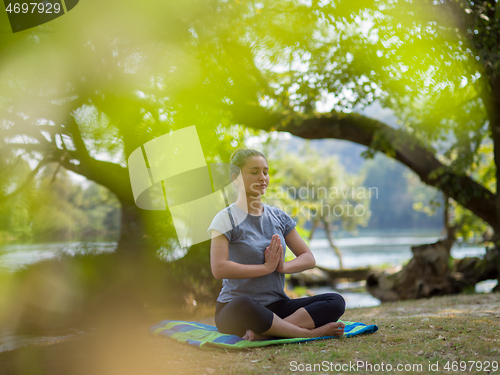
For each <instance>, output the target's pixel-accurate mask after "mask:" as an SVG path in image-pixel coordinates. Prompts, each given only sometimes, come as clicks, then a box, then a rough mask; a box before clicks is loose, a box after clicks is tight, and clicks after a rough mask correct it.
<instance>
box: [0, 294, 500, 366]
mask: <svg viewBox="0 0 500 375" xmlns="http://www.w3.org/2000/svg"><path fill="white" fill-rule="evenodd" d="M167 318H172V317H169V316H163V317H162V318H161V319H167ZM177 318H178V317H175V318H174V319H177ZM150 319H152V318H151V317H150ZM185 319H187V317H186V318H185ZM343 319H344V320H349V321H361V322H363V323H366V324H376V325H378V327H379V331H378V332H376V333H374V334H368V335H361V336H356V337H353V338H350V339H330V340H320V341H314V342H306V343H298V344H289V345H281V346H271V347H264V348H256V349H245V350H243V351H237V352H231V351H224V350H210V351H203V350H199V349H196V348H194V347H191V346H189V345H186V344H180V343H177V342H176V341H174V340H169V339H165V338H157V337H152V336H149V335H148V333H147V327H148V324H149V323H155V322H156V321H154V319H153V320H152V321H150V322H148V323H146V322H142V323H141V324H140V325H136V326H127V325H125V323H124V322H120V319H117V320H116V321H114V322H113V324H112V325H108V326H107V327H106V328H105V329H100V330H99V331H98V332H97V333H95V334H93V335H89V336H88V337H85V338H81V339H78V340H72V341H68V342H64V343H59V344H53V345H48V346H33V347H27V348H23V349H18V350H14V351H11V352H4V353H0V369H2V371H0V372H1V373H2V374H20V375H24V374H35V375H37V374H50V375H57V374H64V375H73V374H90V373H92V374H95V375H114V374H120V375H129V374H144V375H146V374H155V375H156V374H208V375H212V374H238V375H239V374H266V375H267V374H291V373H307V374H311V373H348V372H353V368H352V367H351V371H348V369H349V368H348V367H346V366H348V365H349V364H350V363H351V364H354V365H355V364H357V362H358V361H362V362H368V363H369V364H371V365H372V366H373V367H374V368H375V369H376V367H375V366H379V371H372V372H393V373H396V372H397V373H398V374H399V373H401V374H405V373H407V374H410V373H411V374H415V373H417V372H418V373H424V374H431V373H432V374H436V373H459V372H460V371H452V369H450V371H446V370H445V366H446V364H447V363H448V364H449V365H450V366H451V365H452V364H453V362H455V364H456V365H458V366H460V361H462V364H464V363H467V371H465V372H469V371H468V370H469V367H470V366H471V363H469V362H468V361H476V362H477V361H480V363H481V364H482V365H483V366H484V365H485V363H486V361H489V362H490V363H491V362H494V361H497V363H498V362H499V361H500V355H499V354H500V353H499V351H500V336H499V335H498V332H500V294H499V293H494V294H462V295H457V296H445V297H435V298H431V299H427V300H416V301H401V302H395V303H386V304H382V305H380V306H377V307H372V308H358V309H351V310H347V311H346V313H345V315H344V316H343ZM198 320H200V321H202V322H204V323H209V324H213V320H212V319H211V318H204V319H198ZM125 327H127V328H125ZM293 361H295V362H293ZM382 363H383V364H384V369H385V370H387V365H388V364H390V365H392V367H393V370H392V371H382V369H381V368H380V366H382ZM315 364H316V370H317V371H313V370H314V367H313V366H314V365H315ZM325 364H326V365H327V366H328V367H325ZM342 364H343V365H344V371H342V369H341V368H340V366H341V365H342ZM398 364H401V365H402V366H403V368H402V369H403V370H404V366H405V365H406V366H407V370H408V371H396V366H397V365H398ZM321 365H323V367H321ZM354 365H353V366H354ZM429 365H432V366H433V367H432V368H429ZM307 366H309V367H307ZM330 366H333V367H330ZM335 366H337V369H335ZM408 366H413V368H408ZM417 366H422V367H421V368H418V367H417ZM346 369H347V371H346ZM436 369H437V370H438V371H433V370H436ZM293 370H296V371H293ZM299 370H303V371H299ZM309 370H311V371H309ZM473 370H474V372H477V370H478V368H475V369H473ZM490 370H492V367H491V365H490ZM355 372H356V373H360V374H362V373H368V372H370V371H366V369H364V368H356V371H355ZM480 372H482V373H486V374H487V373H494V371H480ZM496 372H497V373H498V372H499V371H496ZM460 373H463V372H460Z"/></svg>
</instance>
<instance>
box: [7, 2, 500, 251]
mask: <svg viewBox="0 0 500 375" xmlns="http://www.w3.org/2000/svg"><path fill="white" fill-rule="evenodd" d="M490 6H491V3H486V2H485V3H484V4H482V3H481V4H479V3H477V4H476V3H475V2H472V3H467V2H464V1H461V0H453V1H440V2H435V1H431V0H422V1H418V2H415V1H407V0H399V1H396V0H366V1H358V2H356V3H353V2H350V1H349V2H348V1H344V0H338V1H334V2H318V1H311V2H306V1H293V0H290V1H267V2H265V3H262V2H259V1H244V2H243V1H223V0H197V1H194V2H189V3H186V2H182V1H169V2H158V1H153V0H148V1H143V2H141V6H138V5H137V2H135V1H131V0H125V1H107V2H106V3H105V4H104V3H100V4H99V7H98V11H97V10H96V9H95V7H94V4H93V3H92V2H91V1H89V0H87V1H85V0H82V1H81V2H80V4H79V6H78V8H75V11H72V12H70V13H69V14H68V15H65V16H64V17H61V18H58V19H56V20H54V21H52V22H49V23H47V24H44V25H41V26H39V27H37V28H34V29H29V30H26V31H24V32H20V33H16V34H10V35H7V34H3V35H4V37H2V38H1V39H0V51H1V53H2V56H5V58H3V60H2V63H1V65H0V68H1V71H0V83H1V91H0V111H1V114H2V116H1V118H2V121H1V122H0V129H1V131H2V137H1V141H0V142H1V143H0V144H1V145H3V146H2V148H4V149H11V148H12V149H15V150H16V156H18V155H19V154H23V155H24V158H25V159H27V158H32V159H35V160H39V161H44V162H51V163H59V164H61V165H62V166H63V167H64V168H67V169H70V170H73V171H75V172H76V173H80V174H82V175H84V176H86V177H87V178H89V179H93V180H95V181H97V182H98V183H100V184H101V185H103V186H105V187H107V188H108V189H110V190H111V191H113V192H114V193H115V194H116V195H117V197H118V199H119V200H120V202H121V203H122V204H123V203H124V201H127V200H128V201H130V200H131V194H130V188H129V186H128V181H127V173H126V163H127V157H128V155H129V154H130V153H131V152H132V151H133V150H134V149H136V148H137V147H139V146H140V145H141V144H143V143H145V142H147V141H149V140H151V139H154V138H155V137H157V136H160V135H162V134H165V133H168V132H170V131H173V130H175V129H180V128H183V127H186V126H190V125H193V124H194V125H196V127H197V130H198V133H199V135H200V140H201V145H202V147H203V150H204V153H205V157H206V159H207V161H208V162H210V161H222V160H227V157H228V156H229V154H230V152H231V151H232V150H233V149H234V148H235V147H238V146H240V145H242V144H243V143H244V142H243V140H244V137H245V134H246V135H248V134H249V133H252V132H253V131H249V130H247V129H245V128H243V127H242V126H240V125H238V123H236V124H235V122H234V120H233V115H234V113H235V112H237V113H238V114H239V117H238V118H242V117H243V118H244V117H247V118H249V117H252V119H253V120H254V121H257V122H258V121H259V118H261V117H262V116H265V115H266V114H269V113H273V114H276V115H277V116H278V117H276V118H277V119H278V118H279V119H280V120H279V121H282V122H284V123H287V122H289V121H292V119H300V118H305V117H308V116H314V115H315V114H317V110H316V106H317V103H318V102H319V101H320V100H324V99H325V98H329V100H330V103H329V106H330V108H331V109H333V110H335V111H342V112H350V111H352V110H354V109H355V108H359V107H360V106H364V105H366V104H369V103H371V102H373V101H375V100H378V101H379V102H380V103H381V104H382V105H383V106H384V107H387V108H391V109H392V110H394V111H395V114H396V115H397V116H398V118H399V119H400V125H399V126H401V127H402V128H404V129H406V130H407V131H408V132H410V133H411V134H412V135H413V136H415V137H417V138H418V139H421V140H422V141H423V142H424V144H426V145H427V146H428V147H429V148H430V149H433V150H435V152H436V153H437V154H438V155H440V157H441V158H442V160H443V162H445V163H446V164H447V165H449V166H450V167H452V168H453V169H454V170H455V171H457V172H458V173H471V166H472V165H473V164H474V163H477V161H478V158H479V156H478V149H479V147H481V145H482V144H483V143H484V140H485V139H486V138H488V137H489V131H488V121H487V113H486V110H485V106H488V105H489V104H488V103H487V102H488V101H489V99H488V98H489V95H490V94H489V93H488V79H489V77H491V76H492V74H493V73H494V72H496V69H498V63H497V60H496V59H497V50H498V46H497V43H496V42H495V43H493V42H492V38H493V37H492V35H495V33H497V32H498V26H497V24H498V23H495V22H493V21H494V20H492V19H490V18H488V17H489V15H490V14H491V9H490V8H489V7H490ZM111 14H112V15H113V16H112V17H111V16H110V15H111ZM131 25H133V27H130V26H131ZM0 26H1V29H2V30H6V31H7V30H8V24H7V18H6V14H2V15H1V16H0ZM28 103H29V105H28ZM20 137H22V138H23V141H22V142H19V141H20ZM18 142H19V143H21V145H19V144H18ZM16 144H17V146H15V145H16ZM104 160H105V161H107V162H111V163H112V164H113V165H109V164H106V163H102V162H101V163H95V162H94V161H104ZM116 166H119V167H121V168H116ZM151 215H152V217H155V216H157V215H155V214H151ZM163 219H164V220H163V222H168V221H169V216H168V214H167V215H163ZM153 225H155V224H153ZM164 229H165V230H166V232H168V233H170V234H169V235H168V236H167V237H170V236H172V234H173V232H172V226H171V224H170V225H167V226H166V227H164ZM151 232H152V233H154V234H157V233H160V232H162V233H165V231H161V230H152V231H151ZM162 242H163V243H167V242H168V241H162Z"/></svg>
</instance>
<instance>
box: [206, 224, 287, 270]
mask: <svg viewBox="0 0 500 375" xmlns="http://www.w3.org/2000/svg"><path fill="white" fill-rule="evenodd" d="M279 256H280V250H279V237H278V236H273V239H272V240H271V244H270V245H269V251H266V253H265V262H264V264H240V263H236V262H233V261H232V260H229V240H228V239H227V238H226V236H224V235H222V234H221V233H220V232H218V231H217V230H212V243H211V245H210V266H211V269H212V274H213V275H214V277H215V278H216V279H250V278H253V277H260V276H265V275H268V274H270V273H272V272H274V270H276V267H277V265H278V263H279V261H280V258H279Z"/></svg>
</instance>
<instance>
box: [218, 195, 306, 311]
mask: <svg viewBox="0 0 500 375" xmlns="http://www.w3.org/2000/svg"><path fill="white" fill-rule="evenodd" d="M262 205H263V206H264V212H263V213H262V215H261V216H255V215H250V214H247V213H246V212H245V211H243V210H242V209H241V208H239V207H238V206H236V204H234V203H233V204H231V205H230V206H229V207H226V208H225V209H223V210H222V211H220V212H219V213H218V214H217V215H215V218H214V219H213V221H212V224H210V227H209V228H208V234H209V235H210V236H212V229H215V230H217V231H219V232H221V233H223V234H224V235H225V236H226V237H227V239H228V240H229V260H231V261H233V262H237V263H240V264H264V260H265V256H264V251H265V250H266V248H267V247H268V246H269V244H270V243H271V237H272V236H273V235H274V234H277V235H279V237H280V240H281V244H282V246H283V257H284V256H285V252H286V242H285V237H286V236H287V235H288V234H289V233H290V232H291V231H292V229H293V228H295V225H296V223H295V221H294V220H293V219H292V218H291V217H290V216H288V215H287V214H286V213H285V212H283V211H282V210H280V209H279V208H276V207H271V206H268V205H266V204H263V203H262ZM229 211H230V213H231V216H230V215H229ZM231 219H232V220H231ZM233 223H234V225H233ZM284 288H285V275H284V274H282V273H279V272H277V271H274V272H272V273H270V274H268V275H265V276H260V277H255V278H250V279H223V281H222V290H221V292H220V294H219V297H218V298H217V301H219V302H222V303H225V302H229V301H230V300H231V299H233V298H235V297H239V296H248V297H251V298H253V299H254V300H255V301H256V302H258V303H260V304H262V305H264V306H265V305H268V304H270V303H272V302H274V301H277V300H279V299H289V297H288V296H287V295H286V294H285V291H284Z"/></svg>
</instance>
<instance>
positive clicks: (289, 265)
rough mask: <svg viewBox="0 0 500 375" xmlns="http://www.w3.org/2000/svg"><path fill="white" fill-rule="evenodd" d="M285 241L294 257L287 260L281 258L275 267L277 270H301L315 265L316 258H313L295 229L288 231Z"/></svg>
mask: <svg viewBox="0 0 500 375" xmlns="http://www.w3.org/2000/svg"><path fill="white" fill-rule="evenodd" d="M285 242H286V244H287V245H288V248H289V249H290V250H292V252H293V253H294V254H295V256H296V258H295V259H294V260H291V261H289V262H285V261H284V260H281V262H280V263H279V264H278V267H277V268H276V270H277V271H278V272H281V273H295V272H301V271H304V270H308V269H310V268H313V267H314V266H315V265H316V259H314V255H313V253H312V252H311V250H310V249H309V247H308V246H307V244H306V243H305V242H304V240H303V239H302V237H300V235H299V232H297V229H295V228H293V230H292V231H291V232H290V233H288V235H287V236H286V237H285ZM282 258H283V255H282V254H281V258H280V259H282Z"/></svg>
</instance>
